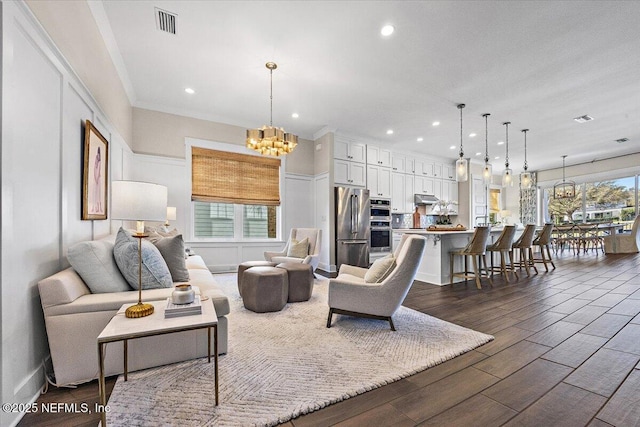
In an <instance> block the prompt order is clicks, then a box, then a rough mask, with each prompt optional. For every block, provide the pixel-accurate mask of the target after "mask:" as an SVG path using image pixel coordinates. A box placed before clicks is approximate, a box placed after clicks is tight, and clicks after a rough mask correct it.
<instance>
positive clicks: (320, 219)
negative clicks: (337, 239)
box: [314, 173, 336, 272]
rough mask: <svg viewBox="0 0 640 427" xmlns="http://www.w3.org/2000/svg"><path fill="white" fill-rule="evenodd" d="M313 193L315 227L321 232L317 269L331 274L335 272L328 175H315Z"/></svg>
mask: <svg viewBox="0 0 640 427" xmlns="http://www.w3.org/2000/svg"><path fill="white" fill-rule="evenodd" d="M314 189H315V191H314V193H315V207H314V212H315V218H314V222H315V224H316V225H315V227H316V228H319V229H320V230H322V250H321V251H320V263H319V264H318V268H320V269H321V270H324V271H327V272H332V271H334V272H335V270H336V268H335V264H334V265H333V268H332V266H331V257H330V250H331V237H332V234H331V233H330V231H331V230H330V224H331V221H330V219H331V215H332V214H331V204H330V197H331V186H330V185H329V174H328V173H323V174H320V175H316V176H315V178H314Z"/></svg>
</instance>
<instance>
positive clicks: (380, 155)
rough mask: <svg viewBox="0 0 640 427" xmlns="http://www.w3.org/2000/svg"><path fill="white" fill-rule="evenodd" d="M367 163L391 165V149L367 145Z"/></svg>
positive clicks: (383, 165)
mask: <svg viewBox="0 0 640 427" xmlns="http://www.w3.org/2000/svg"><path fill="white" fill-rule="evenodd" d="M367 164H369V165H376V166H382V167H384V168H390V167H391V150H385V149H383V148H380V147H376V146H375V145H367Z"/></svg>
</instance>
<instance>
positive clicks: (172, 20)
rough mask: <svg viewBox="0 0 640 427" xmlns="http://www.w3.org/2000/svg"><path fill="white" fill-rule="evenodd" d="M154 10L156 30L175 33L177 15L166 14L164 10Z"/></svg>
mask: <svg viewBox="0 0 640 427" xmlns="http://www.w3.org/2000/svg"><path fill="white" fill-rule="evenodd" d="M155 9H156V28H157V29H158V30H160V31H164V32H165V33H169V34H175V33H176V21H177V19H178V14H177V13H172V12H168V11H166V10H162V9H158V8H157V7H156V8H155Z"/></svg>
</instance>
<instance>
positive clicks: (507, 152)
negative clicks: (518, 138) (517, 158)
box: [504, 122, 511, 168]
mask: <svg viewBox="0 0 640 427" xmlns="http://www.w3.org/2000/svg"><path fill="white" fill-rule="evenodd" d="M510 124H511V122H505V123H504V126H505V129H506V130H505V132H506V138H505V144H506V146H507V149H506V155H505V158H504V165H505V166H506V167H507V168H508V167H509V125H510Z"/></svg>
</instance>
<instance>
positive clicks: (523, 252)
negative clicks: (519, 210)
mask: <svg viewBox="0 0 640 427" xmlns="http://www.w3.org/2000/svg"><path fill="white" fill-rule="evenodd" d="M535 234H536V225H535V224H527V225H526V227H525V228H524V232H523V233H522V235H521V236H520V238H518V240H516V241H515V242H514V243H513V245H512V246H511V252H510V253H509V258H511V261H512V262H513V253H514V251H515V249H519V250H520V261H519V262H518V266H519V267H520V268H522V266H524V269H525V271H526V272H527V276H531V273H530V272H529V267H533V269H534V270H535V271H536V274H538V269H537V268H536V266H535V264H534V263H533V249H532V245H533V238H534V237H535Z"/></svg>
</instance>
